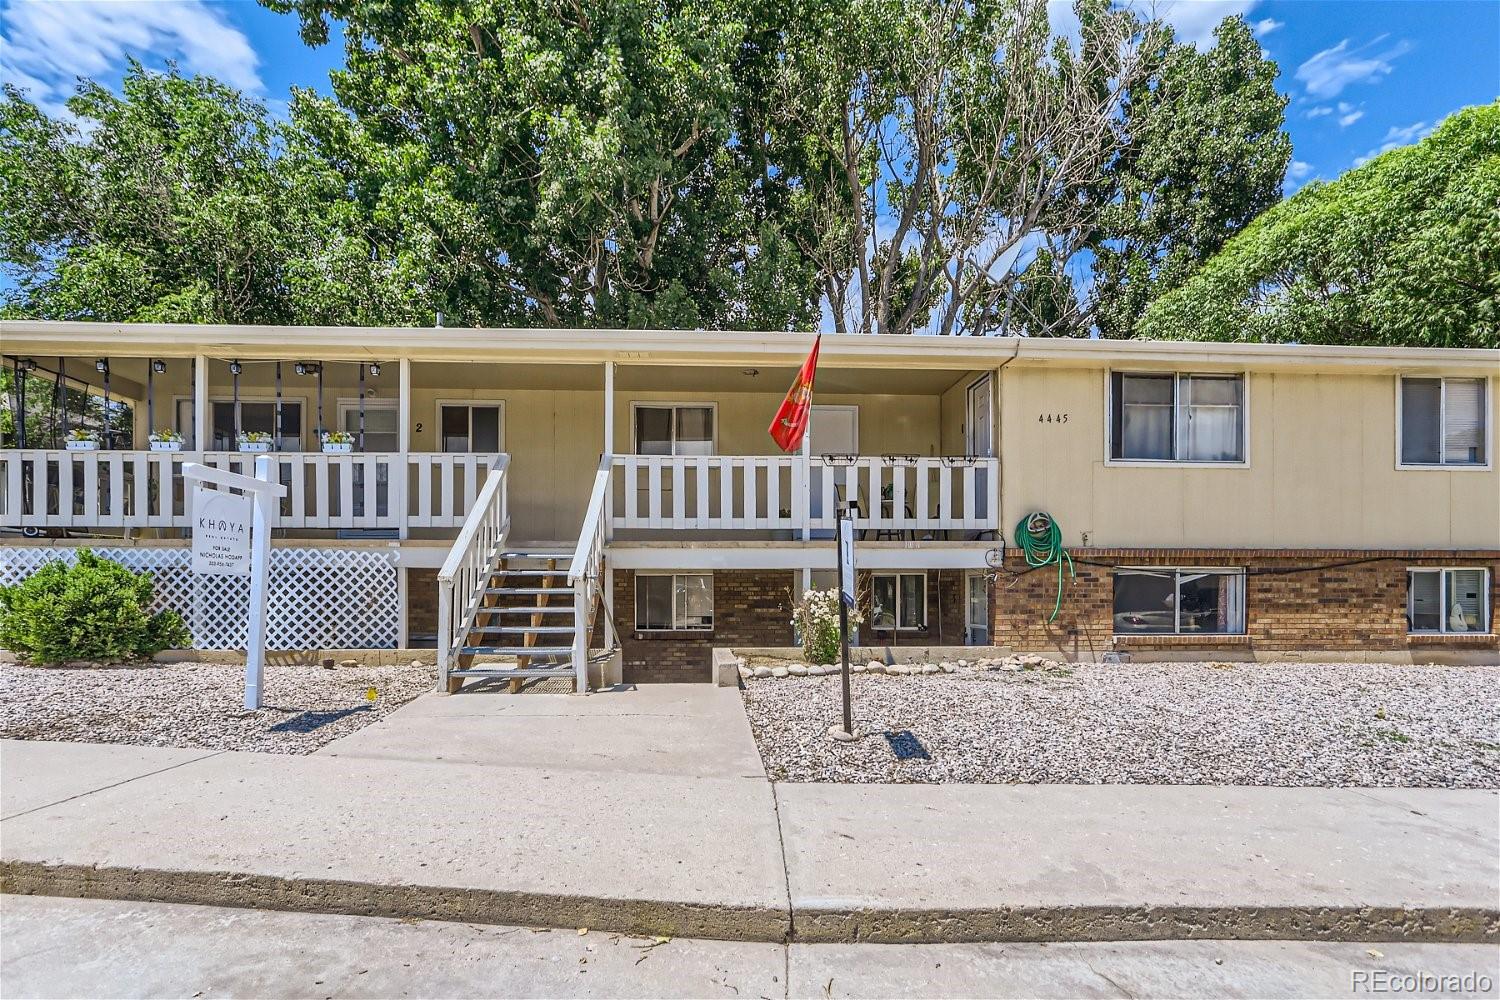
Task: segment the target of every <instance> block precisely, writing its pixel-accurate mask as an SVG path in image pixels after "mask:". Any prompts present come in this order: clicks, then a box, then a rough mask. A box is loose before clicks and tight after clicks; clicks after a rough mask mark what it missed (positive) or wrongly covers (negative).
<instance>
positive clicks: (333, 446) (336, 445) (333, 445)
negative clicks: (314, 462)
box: [323, 441, 354, 455]
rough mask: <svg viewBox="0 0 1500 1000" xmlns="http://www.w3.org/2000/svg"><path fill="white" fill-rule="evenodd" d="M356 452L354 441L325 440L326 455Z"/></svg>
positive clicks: (324, 450) (324, 452)
mask: <svg viewBox="0 0 1500 1000" xmlns="http://www.w3.org/2000/svg"><path fill="white" fill-rule="evenodd" d="M353 452H354V442H353V441H324V442H323V454H325V455H349V454H352V453H353Z"/></svg>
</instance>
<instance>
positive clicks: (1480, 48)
mask: <svg viewBox="0 0 1500 1000" xmlns="http://www.w3.org/2000/svg"><path fill="white" fill-rule="evenodd" d="M1066 6H1067V5H1066V4H1065V3H1054V9H1055V10H1056V11H1057V12H1058V14H1060V15H1061V19H1062V20H1066ZM1155 9H1156V10H1157V11H1158V12H1160V13H1162V14H1163V15H1164V16H1165V17H1167V18H1168V19H1169V20H1171V21H1172V22H1173V23H1174V24H1175V25H1177V27H1178V31H1179V33H1180V34H1181V35H1182V36H1183V37H1185V38H1188V39H1191V40H1194V41H1197V42H1199V43H1203V42H1206V41H1208V40H1209V35H1210V32H1211V31H1212V29H1213V26H1214V25H1215V24H1217V23H1218V21H1219V20H1220V19H1221V18H1223V17H1224V16H1225V15H1227V14H1243V15H1244V16H1245V17H1246V18H1247V19H1248V20H1250V21H1251V23H1252V24H1254V25H1256V29H1257V33H1258V34H1259V35H1260V39H1261V44H1262V45H1264V46H1265V48H1266V49H1267V51H1268V52H1269V53H1270V54H1271V56H1272V57H1273V58H1275V59H1276V60H1277V62H1278V63H1279V64H1280V66H1281V77H1280V79H1279V81H1278V87H1279V88H1280V90H1281V91H1282V93H1284V94H1286V95H1287V96H1289V97H1290V98H1291V104H1290V105H1289V107H1288V108H1287V128H1288V129H1289V131H1290V132H1291V135H1292V140H1293V149H1294V152H1293V156H1294V160H1295V162H1294V164H1293V166H1292V169H1291V171H1290V174H1289V177H1288V188H1295V187H1297V186H1300V185H1301V184H1304V183H1306V182H1307V181H1308V180H1310V179H1311V178H1314V177H1323V178H1332V177H1336V176H1337V175H1338V174H1339V173H1341V172H1343V171H1344V170H1347V169H1348V168H1350V167H1352V166H1355V165H1356V164H1358V163H1360V162H1362V160H1363V159H1365V158H1368V157H1369V156H1370V155H1372V154H1373V153H1376V152H1379V151H1380V150H1381V149H1382V148H1386V147H1388V146H1391V145H1401V144H1404V143H1407V142H1412V141H1415V140H1416V139H1417V138H1420V137H1421V136H1422V135H1425V134H1426V133H1427V132H1428V131H1429V130H1431V129H1432V127H1433V126H1434V125H1436V124H1437V122H1439V121H1441V120H1442V118H1443V117H1444V116H1446V115H1448V114H1449V113H1451V112H1453V111H1455V110H1457V109H1458V108H1461V107H1464V106H1465V105H1469V104H1477V103H1483V102H1488V101H1492V100H1495V99H1496V97H1497V96H1500V0H1176V2H1175V3H1170V4H1167V3H1158V4H1156V5H1155ZM129 56H135V57H136V58H138V59H140V60H141V61H142V62H144V63H146V64H147V65H148V66H160V65H161V64H162V63H163V62H165V61H166V60H168V59H175V60H176V61H177V62H178V63H179V65H180V66H181V67H182V68H183V69H184V70H187V71H190V72H203V73H210V74H213V75H215V76H218V77H220V78H221V79H223V80H225V81H226V82H228V83H230V84H232V85H234V86H237V87H239V88H241V89H243V90H245V91H247V92H249V93H252V94H254V95H256V96H258V97H261V98H263V99H265V100H266V101H267V102H268V103H269V104H270V105H271V106H272V108H273V109H279V108H280V107H282V106H283V104H282V102H284V101H285V100H286V99H287V97H288V94H289V91H290V88H291V87H293V86H302V87H314V88H316V89H319V90H322V91H325V92H326V91H327V90H328V89H329V88H328V72H329V70H330V69H332V68H335V67H336V66H338V65H339V64H340V62H341V61H342V45H341V43H340V42H339V41H338V39H337V38H335V40H334V41H333V42H332V43H331V44H330V45H328V46H324V47H322V48H320V49H311V48H308V47H307V46H305V45H303V44H302V41H301V39H300V38H299V37H298V35H297V22H296V18H295V17H292V16H290V15H280V14H275V13H272V12H271V11H269V10H266V9H265V8H264V7H261V6H260V5H259V4H257V3H254V2H252V0H231V2H217V0H139V2H137V0H109V2H102V3H92V2H86V0H0V77H3V79H4V80H6V81H8V82H11V83H15V84H18V85H20V86H23V87H26V88H27V89H29V90H30V91H31V93H32V95H33V98H34V99H36V100H39V101H40V102H41V103H43V104H45V105H48V106H50V107H53V108H55V107H58V106H59V105H60V104H61V102H62V100H63V99H64V98H66V96H67V95H68V93H69V92H70V91H71V88H72V86H73V81H74V80H75V79H76V78H77V77H78V76H87V77H91V78H94V79H98V80H101V81H103V82H106V83H109V84H111V85H114V84H117V83H118V82H119V79H120V74H121V72H122V70H123V67H124V65H125V61H126V59H127V57H129Z"/></svg>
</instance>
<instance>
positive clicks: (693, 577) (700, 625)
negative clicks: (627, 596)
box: [635, 573, 714, 632]
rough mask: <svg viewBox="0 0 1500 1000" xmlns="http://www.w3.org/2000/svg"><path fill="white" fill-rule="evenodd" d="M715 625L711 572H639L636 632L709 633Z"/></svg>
mask: <svg viewBox="0 0 1500 1000" xmlns="http://www.w3.org/2000/svg"><path fill="white" fill-rule="evenodd" d="M713 627H714V578H713V574H712V573H649V574H648V573H638V574H636V578H635V630H636V631H637V632H707V631H710V630H711V629H713Z"/></svg>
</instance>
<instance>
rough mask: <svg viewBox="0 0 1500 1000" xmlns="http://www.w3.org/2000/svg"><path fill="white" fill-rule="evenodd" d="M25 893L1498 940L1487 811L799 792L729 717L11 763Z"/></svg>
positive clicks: (641, 920)
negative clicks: (771, 778)
mask: <svg viewBox="0 0 1500 1000" xmlns="http://www.w3.org/2000/svg"><path fill="white" fill-rule="evenodd" d="M0 817H3V819H0V875H3V885H0V888H3V889H4V890H5V891H9V892H23V893H30V892H36V893H49V894H54V895H82V896H97V897H101V898H120V899H141V900H162V901H169V902H184V903H205V904H213V905H229V906H257V907H264V908H270V909H282V910H299V911H323V912H333V913H347V914H357V915H372V916H396V917H406V916H411V917H427V918H435V919H448V920H466V921H474V922H483V923H508V924H531V925H545V926H560V927H569V926H571V927H577V926H589V927H594V928H598V929H601V930H617V931H622V932H628V933H644V934H671V935H673V936H695V937H708V938H726V939H743V940H755V941H781V940H786V939H788V938H791V939H796V940H803V941H887V942H888V941H899V942H920V941H960V940H968V941H985V940H1054V941H1056V940H1127V939H1166V938H1214V937H1237V938H1287V939H1305V940H1341V939H1342V940H1414V941H1415V940H1424V941H1470V942H1473V941H1497V940H1500V899H1497V896H1500V795H1497V793H1495V792H1491V791H1443V790H1421V789H1412V790H1368V789H1276V788H1210V787H1191V786H1182V787H1170V788H1163V787H1149V786H998V785H993V786H973V785H948V786H932V785H926V786H917V785H906V786H902V785H860V786H850V785H843V786H841V785H785V784H783V785H777V786H775V787H774V788H773V787H772V785H771V784H770V783H769V782H768V781H767V780H766V778H765V775H764V772H763V771H762V770H761V769H760V766H759V760H758V757H757V756H756V755H755V750H754V744H753V742H752V741H751V739H750V733H749V728H748V725H747V724H746V722H745V718H744V713H743V711H742V710H741V709H740V707H739V702H738V698H737V696H736V694H735V692H733V691H732V690H726V689H717V688H710V687H704V686H681V687H676V688H673V687H668V686H662V687H660V688H652V689H643V690H641V691H639V692H622V693H618V694H609V695H599V696H593V697H589V698H574V697H569V696H535V695H522V696H520V697H506V696H477V695H476V696H458V697H451V698H442V697H433V698H424V699H419V700H418V701H417V702H414V703H413V704H412V705H410V706H407V707H406V708H403V709H401V710H400V711H399V712H397V713H394V714H392V715H391V716H390V717H388V718H387V719H386V720H384V721H383V722H381V723H379V724H377V725H373V726H371V727H369V728H368V729H366V730H363V731H361V732H360V733H357V734H355V735H353V736H351V737H348V738H346V739H343V740H339V741H337V742H335V743H333V744H330V745H329V746H328V747H326V748H325V749H324V750H323V751H322V752H321V753H319V754H316V755H313V756H305V757H291V756H287V757H283V756H277V755H271V754H249V753H208V754H205V753H203V752H201V751H182V750H172V749H151V748H142V747H120V746H103V745H96V744H67V743H34V742H28V743H17V742H9V743H5V744H3V745H0Z"/></svg>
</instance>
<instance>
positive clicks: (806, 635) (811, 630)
mask: <svg viewBox="0 0 1500 1000" xmlns="http://www.w3.org/2000/svg"><path fill="white" fill-rule="evenodd" d="M860 620H861V619H860V616H859V610H858V608H857V607H855V608H850V609H849V627H850V628H853V627H854V626H856V625H858V624H859V623H860ZM792 622H793V624H795V625H796V626H797V634H798V635H800V636H801V637H802V658H803V659H804V660H806V661H807V662H808V663H833V662H834V661H835V660H837V659H838V658H839V592H838V588H837V587H831V588H829V589H828V590H809V591H807V592H806V593H805V594H803V595H802V600H800V601H798V602H797V603H796V604H795V605H794V606H793V607H792Z"/></svg>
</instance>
